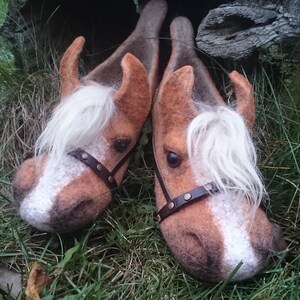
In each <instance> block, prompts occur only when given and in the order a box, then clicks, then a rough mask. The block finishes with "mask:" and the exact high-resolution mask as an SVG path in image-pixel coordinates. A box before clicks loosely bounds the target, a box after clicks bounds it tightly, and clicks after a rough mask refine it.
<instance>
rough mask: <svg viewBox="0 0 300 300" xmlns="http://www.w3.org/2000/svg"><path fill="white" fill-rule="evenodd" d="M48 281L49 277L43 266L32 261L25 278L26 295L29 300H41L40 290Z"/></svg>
mask: <svg viewBox="0 0 300 300" xmlns="http://www.w3.org/2000/svg"><path fill="white" fill-rule="evenodd" d="M49 282H50V277H48V276H47V274H46V273H45V271H44V270H43V266H42V265H41V264H40V263H38V262H35V263H33V265H32V268H31V271H30V273H29V276H28V280H27V286H26V290H25V294H26V296H27V297H28V298H29V299H30V300H41V297H40V295H41V293H42V290H43V288H44V287H45V286H46V285H47V284H48V283H49Z"/></svg>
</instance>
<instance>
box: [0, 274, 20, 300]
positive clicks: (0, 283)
mask: <svg viewBox="0 0 300 300" xmlns="http://www.w3.org/2000/svg"><path fill="white" fill-rule="evenodd" d="M0 289H1V290H3V291H4V292H6V293H7V294H9V296H10V297H12V298H13V299H21V293H22V277H21V274H20V273H18V272H16V271H13V270H11V269H8V268H0Z"/></svg>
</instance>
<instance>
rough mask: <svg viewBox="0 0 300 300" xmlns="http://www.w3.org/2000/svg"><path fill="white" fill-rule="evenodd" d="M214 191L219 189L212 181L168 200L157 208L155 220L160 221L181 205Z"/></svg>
mask: <svg viewBox="0 0 300 300" xmlns="http://www.w3.org/2000/svg"><path fill="white" fill-rule="evenodd" d="M216 192H219V189H218V188H217V186H216V184H215V183H214V182H210V183H207V184H205V185H202V186H199V187H197V188H195V189H193V190H191V191H189V192H187V193H184V194H182V195H180V196H178V197H176V198H174V199H173V200H171V201H169V202H168V203H167V204H166V205H165V206H163V207H162V208H161V209H160V210H159V212H158V213H157V215H156V218H157V221H158V222H159V223H161V222H162V221H163V220H165V219H166V218H167V217H169V216H170V215H172V214H173V213H174V212H176V211H178V210H179V209H181V208H182V207H184V206H186V205H187V204H191V203H194V202H195V201H198V200H201V199H203V198H204V197H207V196H209V195H211V194H213V193H216Z"/></svg>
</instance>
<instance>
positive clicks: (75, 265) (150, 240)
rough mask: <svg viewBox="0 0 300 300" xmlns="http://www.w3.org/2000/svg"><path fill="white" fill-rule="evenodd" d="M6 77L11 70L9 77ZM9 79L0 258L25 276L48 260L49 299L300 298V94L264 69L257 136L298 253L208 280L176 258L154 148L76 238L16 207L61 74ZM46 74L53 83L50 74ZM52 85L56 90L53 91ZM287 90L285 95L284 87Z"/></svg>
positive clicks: (4, 97) (275, 203) (259, 79)
mask: <svg viewBox="0 0 300 300" xmlns="http://www.w3.org/2000/svg"><path fill="white" fill-rule="evenodd" d="M4 75H5V74H4ZM13 78H14V79H13V80H12V78H10V77H9V76H8V80H10V81H11V82H10V84H9V85H7V84H4V86H3V87H2V90H3V93H2V94H1V96H0V97H1V99H0V103H1V110H2V112H1V117H0V122H1V128H4V130H3V132H2V133H1V147H0V153H1V176H0V185H1V198H0V261H1V265H4V266H7V267H12V268H14V269H15V270H17V271H19V272H21V273H22V274H23V278H24V280H25V279H26V274H27V272H28V270H29V266H30V264H31V263H32V262H34V261H39V262H41V263H42V264H43V265H44V266H45V268H46V270H47V273H48V274H49V275H51V277H52V283H51V284H50V285H49V286H47V288H46V289H45V290H44V292H43V294H44V297H43V299H48V300H49V299H65V300H66V299H69V300H70V299H298V296H299V292H300V286H299V284H300V282H299V272H300V254H299V241H300V239H299V227H300V226H299V219H300V212H299V205H300V204H299V178H300V176H299V175H300V174H299V157H300V155H299V151H300V150H299V149H300V143H299V141H300V138H299V134H300V122H299V120H300V118H299V114H300V112H299V104H298V103H299V102H297V101H298V100H299V98H298V100H297V99H295V98H294V97H292V96H291V95H290V94H289V91H288V90H282V88H280V89H277V90H275V89H274V87H273V85H272V82H271V81H270V79H269V77H268V74H267V73H266V72H264V71H263V70H262V71H261V72H257V73H256V75H255V78H254V79H253V80H254V81H255V88H256V99H257V102H258V106H257V123H256V129H255V136H256V137H257V144H258V147H259V151H260V154H261V158H262V162H261V165H260V168H261V170H262V171H263V173H264V176H265V180H266V184H267V187H268V191H269V192H270V198H271V203H272V211H271V212H270V213H269V216H270V217H271V219H272V220H274V221H276V222H277V223H279V224H280V225H281V226H282V227H283V229H284V232H285V237H286V239H287V241H288V243H289V249H290V251H289V254H288V256H286V254H282V255H276V256H274V257H273V258H272V260H271V263H270V266H269V267H268V268H267V269H266V270H265V271H264V272H262V273H261V274H259V275H258V276H256V277H255V278H253V279H251V280H248V281H246V282H242V283H228V282H224V283H220V284H217V285H207V284H204V283H201V282H198V281H196V280H194V279H193V278H191V277H190V276H189V275H187V274H186V273H185V272H184V271H183V270H182V269H181V267H180V266H179V265H178V263H177V262H176V260H175V259H174V258H173V256H172V255H171V253H170V251H169V250H168V247H167V246H166V243H165V242H164V240H163V237H162V236H161V233H160V230H159V228H158V225H157V224H156V223H155V221H154V220H153V213H154V211H155V199H154V191H153V174H152V170H151V168H150V167H149V165H150V164H149V163H148V161H149V159H148V157H149V156H150V151H151V150H150V149H149V145H146V148H145V149H144V151H145V159H146V160H147V163H146V162H145V161H144V160H143V158H142V157H140V159H139V164H133V165H132V166H131V169H130V171H129V172H128V174H127V176H126V179H125V182H124V185H123V186H124V187H123V190H122V191H121V193H120V195H119V196H117V197H116V198H115V199H114V200H113V202H112V203H111V205H110V206H109V208H108V209H107V210H106V211H105V213H104V214H103V215H102V216H101V217H99V218H98V220H96V222H95V223H94V224H92V225H91V226H90V227H89V228H86V229H84V230H81V231H79V232H76V233H74V234H73V235H57V234H46V233H41V232H38V231H36V230H35V229H33V228H32V227H30V226H29V225H26V224H25V223H24V222H23V221H21V220H20V218H19V217H18V216H17V215H16V213H15V211H14V209H13V205H12V201H13V199H12V195H11V193H10V181H11V179H12V176H13V174H14V172H15V170H16V168H17V166H18V165H19V164H20V163H21V161H22V157H23V155H24V154H25V153H26V152H28V151H30V149H31V147H32V145H33V142H34V140H35V138H36V136H37V135H38V132H39V131H40V128H41V123H43V122H44V121H45V116H46V115H47V114H48V113H49V111H50V109H51V106H52V105H53V101H48V99H52V100H53V99H55V98H56V97H57V91H58V86H57V76H55V75H53V73H52V72H51V71H49V70H48V71H46V70H45V71H41V72H38V73H35V74H32V75H30V76H28V77H25V78H24V77H22V76H20V77H19V78H17V77H16V76H15V75H14V77H13ZM45 78H46V80H45ZM49 81H51V82H53V86H52V87H49V84H45V82H46V83H48V82H49ZM278 90H279V91H278Z"/></svg>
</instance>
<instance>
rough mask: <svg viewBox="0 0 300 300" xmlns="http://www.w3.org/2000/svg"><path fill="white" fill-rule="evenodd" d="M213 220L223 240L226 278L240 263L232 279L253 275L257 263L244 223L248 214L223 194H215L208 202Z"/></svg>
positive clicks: (257, 268)
mask: <svg viewBox="0 0 300 300" xmlns="http://www.w3.org/2000/svg"><path fill="white" fill-rule="evenodd" d="M208 205H209V208H210V210H211V212H212V213H213V216H214V220H215V222H216V223H217V224H218V228H219V230H220V232H221V234H222V236H223V239H224V248H225V249H224V258H223V266H224V269H225V270H226V271H227V274H226V276H228V275H229V274H230V273H231V272H232V271H233V270H234V268H235V267H236V266H237V265H238V264H239V263H240V262H241V261H242V262H243V264H242V266H241V267H240V269H239V270H238V272H237V273H236V274H235V276H234V277H233V278H234V280H243V279H246V278H248V277H251V276H253V275H255V274H256V273H257V272H258V271H259V270H260V269H259V261H258V259H257V257H256V255H255V252H254V249H253V248H252V245H251V243H250V238H249V234H248V232H247V230H246V226H247V225H249V224H247V223H245V221H246V220H247V219H248V220H249V213H248V212H245V211H244V210H243V208H242V205H240V203H237V202H235V201H234V200H233V199H229V198H228V197H227V196H226V195H225V194H224V193H220V194H216V195H214V196H213V197H211V199H210V200H209V201H208Z"/></svg>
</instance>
